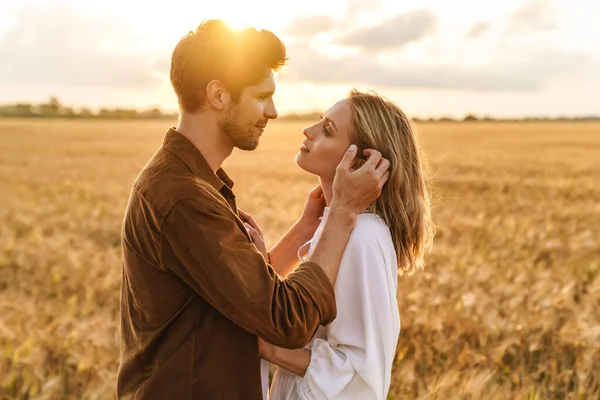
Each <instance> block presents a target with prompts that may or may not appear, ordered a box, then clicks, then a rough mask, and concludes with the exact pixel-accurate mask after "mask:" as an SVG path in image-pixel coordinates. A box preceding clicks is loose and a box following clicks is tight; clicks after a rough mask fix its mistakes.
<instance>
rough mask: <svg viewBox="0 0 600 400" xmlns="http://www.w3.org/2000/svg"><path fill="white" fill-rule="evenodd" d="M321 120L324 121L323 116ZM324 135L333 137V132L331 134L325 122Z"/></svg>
mask: <svg viewBox="0 0 600 400" xmlns="http://www.w3.org/2000/svg"><path fill="white" fill-rule="evenodd" d="M321 120H323V117H322V116H321ZM323 133H324V134H325V136H331V132H329V126H327V125H326V124H325V122H323Z"/></svg>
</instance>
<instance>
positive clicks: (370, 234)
mask: <svg viewBox="0 0 600 400" xmlns="http://www.w3.org/2000/svg"><path fill="white" fill-rule="evenodd" d="M351 236H355V237H356V238H357V239H361V240H364V239H367V240H368V239H372V240H377V239H380V238H381V237H386V236H391V234H390V228H389V227H388V226H387V224H386V223H385V221H384V220H383V218H381V217H380V216H379V215H377V214H375V213H369V212H364V213H362V214H358V216H357V218H356V224H355V225H354V229H353V231H352V235H351Z"/></svg>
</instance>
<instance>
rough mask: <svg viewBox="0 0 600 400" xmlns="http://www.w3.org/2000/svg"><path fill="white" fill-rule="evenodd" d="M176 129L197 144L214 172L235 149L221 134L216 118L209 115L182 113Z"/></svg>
mask: <svg viewBox="0 0 600 400" xmlns="http://www.w3.org/2000/svg"><path fill="white" fill-rule="evenodd" d="M176 130H177V132H179V133H181V134H182V135H183V136H185V137H186V138H187V139H188V140H189V141H190V142H192V143H193V144H194V146H196V148H197V149H198V150H199V151H200V153H202V156H203V157H204V158H205V159H206V162H208V165H209V166H210V168H211V169H212V170H213V172H217V170H218V169H219V168H221V164H223V162H224V161H225V159H226V158H227V157H229V156H230V155H231V153H232V151H233V145H232V144H231V142H230V141H229V140H228V139H227V138H226V137H225V136H224V135H223V134H221V132H220V130H219V126H218V124H217V122H216V120H214V119H213V118H211V117H210V116H208V115H205V114H182V115H181V117H180V118H179V123H178V124H177V128H176Z"/></svg>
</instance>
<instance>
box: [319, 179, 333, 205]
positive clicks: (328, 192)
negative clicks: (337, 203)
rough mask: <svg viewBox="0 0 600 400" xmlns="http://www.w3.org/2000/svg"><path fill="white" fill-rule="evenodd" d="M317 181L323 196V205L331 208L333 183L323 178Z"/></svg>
mask: <svg viewBox="0 0 600 400" xmlns="http://www.w3.org/2000/svg"><path fill="white" fill-rule="evenodd" d="M319 180H320V181H321V188H322V189H323V196H325V203H326V204H327V207H329V206H331V200H333V181H331V182H330V181H326V180H324V179H323V178H319Z"/></svg>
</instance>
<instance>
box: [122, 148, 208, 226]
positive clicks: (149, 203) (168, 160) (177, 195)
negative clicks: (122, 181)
mask: <svg viewBox="0 0 600 400" xmlns="http://www.w3.org/2000/svg"><path fill="white" fill-rule="evenodd" d="M219 196H220V195H219V192H218V191H217V190H216V189H215V188H213V187H212V186H211V185H210V184H209V183H208V182H206V181H205V180H203V179H200V178H199V177H197V176H196V175H194V174H193V173H192V172H191V171H190V170H189V168H188V167H187V166H186V165H185V164H184V163H183V162H182V161H181V160H180V159H179V158H178V157H177V156H175V155H174V154H172V153H171V152H169V151H167V150H166V149H164V148H161V149H159V150H158V151H157V152H156V153H155V154H154V156H153V157H152V158H151V159H150V161H149V162H148V163H147V164H146V165H145V166H144V168H143V169H142V171H141V172H140V173H139V175H138V176H137V178H136V180H135V182H134V183H133V188H132V197H137V198H139V200H140V201H141V202H143V203H144V204H145V206H146V207H148V208H152V209H153V211H155V212H157V214H158V215H159V216H160V217H161V218H160V219H164V218H165V217H166V216H167V215H168V213H169V212H170V210H171V209H172V208H173V207H174V206H175V204H177V203H179V202H181V201H183V200H194V199H196V200H198V201H201V202H204V203H207V204H209V203H215V202H216V203H220V199H219Z"/></svg>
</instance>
